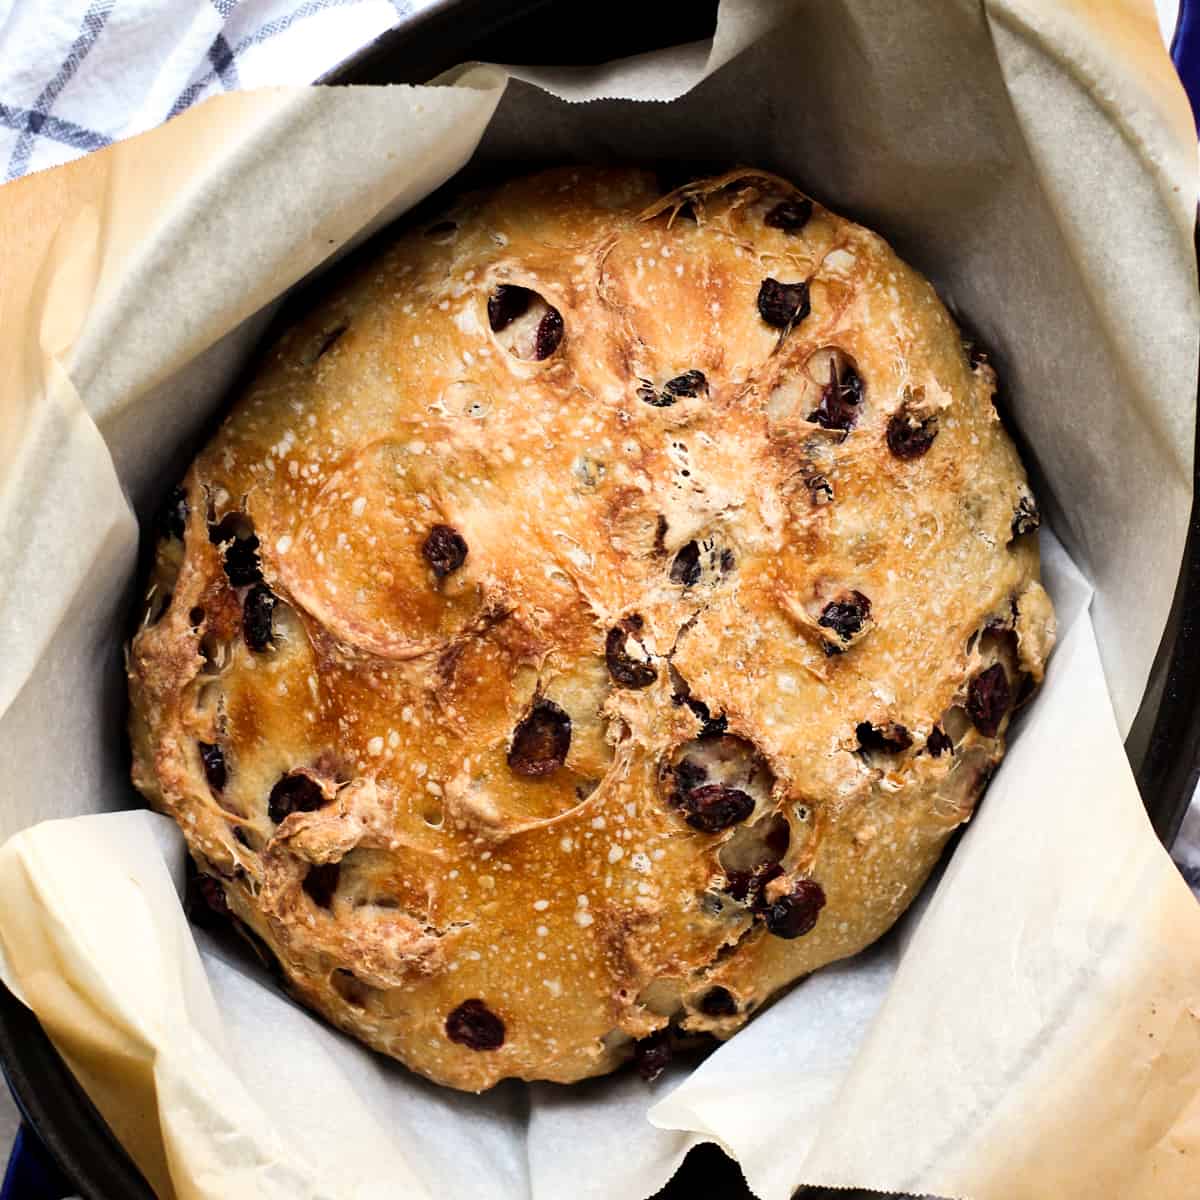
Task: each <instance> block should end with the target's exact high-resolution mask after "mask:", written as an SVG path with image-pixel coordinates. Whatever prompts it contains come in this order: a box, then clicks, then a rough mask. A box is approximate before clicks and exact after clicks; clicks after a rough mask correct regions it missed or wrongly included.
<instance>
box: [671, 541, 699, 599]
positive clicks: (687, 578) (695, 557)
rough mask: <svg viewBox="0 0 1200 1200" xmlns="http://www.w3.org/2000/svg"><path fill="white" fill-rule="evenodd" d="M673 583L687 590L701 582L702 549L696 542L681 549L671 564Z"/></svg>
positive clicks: (689, 543)
mask: <svg viewBox="0 0 1200 1200" xmlns="http://www.w3.org/2000/svg"><path fill="white" fill-rule="evenodd" d="M671 582H672V583H679V584H682V585H683V586H684V587H685V588H688V587H695V585H696V584H698V583H699V582H700V547H699V545H698V544H697V543H696V542H688V543H686V544H685V545H683V546H680V547H679V550H678V552H677V553H676V555H675V559H674V561H673V562H672V563H671Z"/></svg>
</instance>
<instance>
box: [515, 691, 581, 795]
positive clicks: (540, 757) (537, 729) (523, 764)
mask: <svg viewBox="0 0 1200 1200" xmlns="http://www.w3.org/2000/svg"><path fill="white" fill-rule="evenodd" d="M570 747H571V718H570V717H569V716H568V715H567V713H566V712H564V711H563V709H561V708H559V706H558V705H557V704H555V703H554V701H553V700H546V699H541V700H539V701H538V702H537V703H536V704H535V705H534V706H533V708H532V709H531V710H530V712H529V715H528V716H527V717H526V718H525V719H524V720H523V721H522V722H521V723H520V724H519V725H518V726H517V728H516V729H515V730H514V732H513V740H512V746H511V747H509V751H508V765H509V766H510V767H511V768H512V770H514V771H515V772H516V773H517V774H518V775H525V776H528V777H529V778H531V779H537V778H540V777H541V776H543V775H552V774H553V773H554V772H555V771H557V770H558V768H559V767H561V766H562V765H563V763H565V762H566V761H567V751H568V750H569V749H570Z"/></svg>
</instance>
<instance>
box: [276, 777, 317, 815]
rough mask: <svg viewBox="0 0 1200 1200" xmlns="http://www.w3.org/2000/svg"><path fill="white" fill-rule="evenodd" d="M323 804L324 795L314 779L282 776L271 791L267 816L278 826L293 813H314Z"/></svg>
mask: <svg viewBox="0 0 1200 1200" xmlns="http://www.w3.org/2000/svg"><path fill="white" fill-rule="evenodd" d="M324 803H325V796H324V793H323V792H322V791H321V785H320V784H318V783H317V781H316V780H315V779H310V778H309V777H308V776H307V775H301V774H289V775H284V776H282V777H281V778H280V780H279V782H278V783H277V784H276V785H275V786H274V787H273V788H272V789H271V795H270V797H269V799H268V800H267V815H268V816H269V817H270V818H271V820H272V821H274V822H275V824H276V825H278V824H279V823H280V822H281V821H283V820H284V819H285V818H286V817H290V816H291V815H292V813H294V812H316V811H317V809H318V808H320V807H321V805H322V804H324Z"/></svg>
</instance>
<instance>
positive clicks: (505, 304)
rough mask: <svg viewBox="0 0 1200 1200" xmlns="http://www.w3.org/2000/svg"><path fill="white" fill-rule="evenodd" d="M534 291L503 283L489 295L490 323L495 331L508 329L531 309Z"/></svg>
mask: <svg viewBox="0 0 1200 1200" xmlns="http://www.w3.org/2000/svg"><path fill="white" fill-rule="evenodd" d="M533 297H534V293H533V292H531V291H530V290H529V289H528V288H523V287H518V286H517V285H516V284H512V283H502V284H501V285H500V286H499V287H498V288H496V290H495V291H494V292H492V294H491V295H490V296H489V297H488V302H487V314H488V324H489V325H490V326H491V327H492V332H493V333H499V332H500V331H501V330H502V329H507V328H508V326H510V325H511V324H512V323H513V322H514V321H515V320H516V319H517V318H518V317H519V316H522V315H523V314H524V313H526V312H527V311H528V310H529V306H530V305H531V304H532V303H533Z"/></svg>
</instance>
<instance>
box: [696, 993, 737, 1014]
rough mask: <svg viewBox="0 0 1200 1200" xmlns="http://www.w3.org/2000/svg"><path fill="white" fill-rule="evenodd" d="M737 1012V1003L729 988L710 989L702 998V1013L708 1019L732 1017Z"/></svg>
mask: <svg viewBox="0 0 1200 1200" xmlns="http://www.w3.org/2000/svg"><path fill="white" fill-rule="evenodd" d="M737 1010H738V1006H737V1001H736V1000H735V999H734V998H733V993H732V992H730V991H729V990H728V989H727V988H723V987H715V988H709V990H708V991H707V992H705V993H704V995H703V996H701V997H700V1011H701V1012H702V1013H703V1014H704V1015H705V1016H706V1017H731V1016H733V1014H734V1013H735V1012H737Z"/></svg>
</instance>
